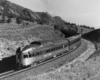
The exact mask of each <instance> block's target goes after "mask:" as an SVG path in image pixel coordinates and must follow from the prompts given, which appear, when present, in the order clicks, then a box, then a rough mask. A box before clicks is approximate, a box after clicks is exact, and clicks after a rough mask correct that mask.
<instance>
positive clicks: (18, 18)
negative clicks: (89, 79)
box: [16, 17, 22, 25]
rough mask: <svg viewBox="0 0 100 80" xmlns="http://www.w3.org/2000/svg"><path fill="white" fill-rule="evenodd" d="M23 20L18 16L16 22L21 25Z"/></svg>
mask: <svg viewBox="0 0 100 80" xmlns="http://www.w3.org/2000/svg"><path fill="white" fill-rule="evenodd" d="M21 22H22V20H21V18H20V17H17V18H16V23H17V24H18V25H19V24H20V23H21Z"/></svg>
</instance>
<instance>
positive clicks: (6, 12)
mask: <svg viewBox="0 0 100 80" xmlns="http://www.w3.org/2000/svg"><path fill="white" fill-rule="evenodd" d="M0 16H1V19H0V20H1V22H2V21H4V22H6V20H7V19H6V18H18V17H19V18H20V19H22V20H26V21H31V22H35V21H36V22H38V23H39V22H44V23H49V22H53V21H54V20H53V18H52V16H51V15H50V14H49V13H47V12H33V11H31V10H30V9H27V8H24V7H22V6H19V5H17V4H14V3H12V2H10V1H7V0H0Z"/></svg>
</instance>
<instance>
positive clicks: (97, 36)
mask: <svg viewBox="0 0 100 80" xmlns="http://www.w3.org/2000/svg"><path fill="white" fill-rule="evenodd" d="M82 37H83V38H85V39H88V40H90V41H92V42H100V29H96V30H93V31H91V32H89V33H86V34H84V35H83V36H82Z"/></svg>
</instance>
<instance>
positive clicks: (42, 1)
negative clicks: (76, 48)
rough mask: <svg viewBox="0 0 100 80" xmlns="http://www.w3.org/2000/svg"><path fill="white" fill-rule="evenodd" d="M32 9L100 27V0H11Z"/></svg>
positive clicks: (72, 21)
mask: <svg viewBox="0 0 100 80" xmlns="http://www.w3.org/2000/svg"><path fill="white" fill-rule="evenodd" d="M9 1H11V2H13V3H16V4H18V5H21V6H23V7H25V8H29V9H31V10H32V11H39V12H41V11H42V12H49V13H50V14H51V15H52V16H60V17H62V19H64V20H65V21H67V22H71V23H76V24H77V25H87V26H90V27H95V28H100V0H9Z"/></svg>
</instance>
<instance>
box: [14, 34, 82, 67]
mask: <svg viewBox="0 0 100 80" xmlns="http://www.w3.org/2000/svg"><path fill="white" fill-rule="evenodd" d="M79 45H81V35H80V34H78V35H75V36H72V37H69V38H66V39H59V40H45V41H34V42H32V43H30V44H29V45H27V46H25V47H24V48H23V49H21V50H20V51H18V52H17V53H16V61H17V63H18V64H19V65H21V66H30V65H34V64H37V63H40V62H42V61H45V60H48V59H50V58H54V57H57V56H59V55H61V54H62V53H66V54H67V53H68V52H70V51H72V50H74V49H75V48H77V47H78V46H79Z"/></svg>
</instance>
